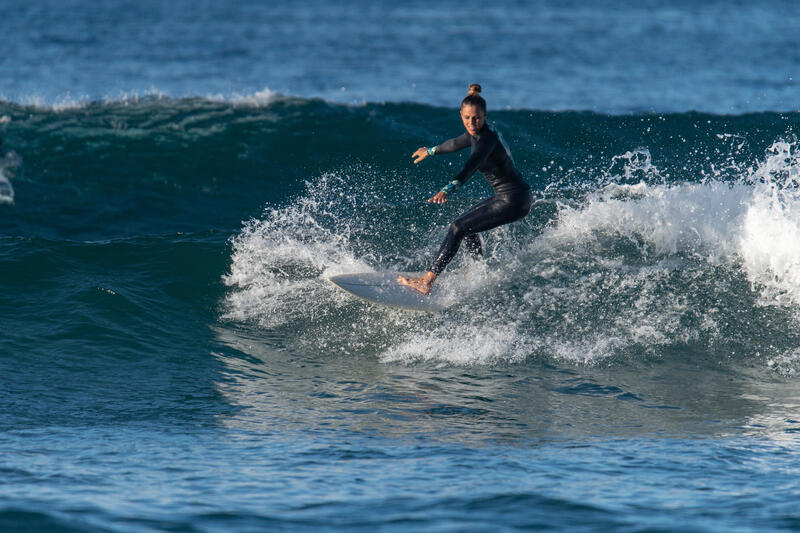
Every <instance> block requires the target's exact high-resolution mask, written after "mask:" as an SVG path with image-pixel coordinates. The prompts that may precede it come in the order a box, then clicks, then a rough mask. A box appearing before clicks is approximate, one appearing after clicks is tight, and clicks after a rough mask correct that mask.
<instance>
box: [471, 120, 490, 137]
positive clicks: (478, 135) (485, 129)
mask: <svg viewBox="0 0 800 533" xmlns="http://www.w3.org/2000/svg"><path fill="white" fill-rule="evenodd" d="M487 131H489V123H488V122H484V123H483V127H482V128H481V129H479V130H478V134H477V135H472V138H473V139H475V140H476V141H479V140H480V138H481V135H483V134H484V133H486V132H487Z"/></svg>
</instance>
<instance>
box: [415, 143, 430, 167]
mask: <svg viewBox="0 0 800 533" xmlns="http://www.w3.org/2000/svg"><path fill="white" fill-rule="evenodd" d="M411 157H413V158H414V164H415V165H416V164H417V163H419V162H420V161H422V160H423V159H425V158H426V157H428V149H427V148H425V147H424V146H423V147H422V148H417V151H416V152H414V153H413V154H412V155H411Z"/></svg>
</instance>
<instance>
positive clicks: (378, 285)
mask: <svg viewBox="0 0 800 533" xmlns="http://www.w3.org/2000/svg"><path fill="white" fill-rule="evenodd" d="M421 275H422V274H421V273H418V272H361V273H355V274H340V275H338V276H331V277H330V278H328V279H329V280H330V282H331V283H333V284H334V285H336V286H337V287H339V288H340V289H344V290H345V291H347V292H349V293H350V294H353V295H355V296H358V297H359V298H362V299H364V300H367V301H369V302H372V303H376V304H381V305H388V306H390V307H397V308H400V309H408V310H412V311H428V312H435V311H441V310H443V309H446V308H448V307H450V306H451V305H452V304H453V301H452V298H450V297H449V296H448V295H447V294H445V293H444V292H443V291H441V290H440V289H441V288H440V287H439V286H437V285H436V284H434V286H433V288H432V289H431V292H430V294H427V295H426V294H422V293H421V292H419V291H417V290H414V289H412V288H411V287H406V286H405V285H401V284H400V283H399V282H398V281H397V276H410V277H418V276H421ZM437 289H439V290H437Z"/></svg>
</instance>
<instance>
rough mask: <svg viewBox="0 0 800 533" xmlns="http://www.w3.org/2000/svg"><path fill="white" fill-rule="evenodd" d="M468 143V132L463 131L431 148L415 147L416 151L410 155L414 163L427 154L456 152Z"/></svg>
mask: <svg viewBox="0 0 800 533" xmlns="http://www.w3.org/2000/svg"><path fill="white" fill-rule="evenodd" d="M469 145H470V141H469V133H464V134H462V135H459V136H458V137H456V138H454V139H449V140H447V141H445V142H443V143H442V144H440V145H439V146H434V147H433V148H425V147H424V146H422V147H420V148H417V151H416V152H414V153H413V154H411V157H413V158H414V163H415V164H416V163H419V162H420V161H422V160H423V159H425V158H426V157H428V156H429V155H433V154H449V153H450V152H456V151H458V150H463V149H464V148H466V147H467V146H469Z"/></svg>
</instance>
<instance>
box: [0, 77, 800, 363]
mask: <svg viewBox="0 0 800 533" xmlns="http://www.w3.org/2000/svg"><path fill="white" fill-rule="evenodd" d="M0 116H2V117H3V128H4V130H5V134H4V136H5V146H6V147H7V148H8V149H9V150H11V149H13V151H10V152H9V154H8V155H7V159H8V160H9V161H11V160H12V159H13V161H12V162H13V164H9V165H7V169H6V170H5V172H6V173H7V174H9V175H11V176H14V175H15V174H18V175H17V176H16V177H13V178H12V179H11V180H10V182H9V183H14V186H15V188H16V204H15V205H8V206H3V209H4V211H5V212H6V215H7V216H6V218H7V223H6V225H5V234H6V235H7V237H9V238H12V239H13V238H17V237H24V238H31V237H37V238H42V237H44V238H47V239H50V240H52V242H53V244H52V246H54V249H55V252H54V253H58V249H59V247H62V246H67V243H70V242H72V241H75V240H79V241H101V240H118V239H130V238H138V237H142V236H159V237H157V238H161V237H160V236H162V235H175V234H185V233H204V232H205V233H207V232H209V231H211V232H218V236H217V237H216V238H222V235H229V234H231V233H233V237H232V239H231V241H230V244H229V246H230V248H231V251H230V268H229V269H228V271H227V272H226V273H220V274H221V276H220V278H221V279H222V283H223V284H224V286H225V287H226V288H225V289H224V293H225V295H224V298H223V300H222V302H221V304H220V316H221V319H222V320H223V321H234V322H236V323H243V324H255V325H257V327H259V328H267V329H268V330H270V331H274V332H275V334H276V335H278V336H279V337H280V338H281V339H282V341H281V342H282V343H284V344H285V345H288V346H292V347H294V348H295V349H298V350H300V351H305V350H311V351H314V352H316V351H318V350H322V351H330V352H332V353H359V354H361V355H366V356H376V357H379V358H380V359H383V360H387V361H398V360H399V361H412V360H417V359H435V360H438V361H444V362H453V363H459V364H462V363H494V362H498V361H523V360H525V359H526V358H529V357H535V358H537V357H543V358H556V359H566V360H572V361H580V362H592V361H598V360H602V359H605V358H609V357H611V358H617V359H618V358H622V359H627V358H633V359H636V358H638V357H646V356H656V357H659V356H663V355H664V354H667V353H673V352H675V351H677V352H681V353H692V354H698V353H699V354H705V355H706V356H707V357H709V358H710V359H711V360H718V359H719V358H721V357H728V356H729V355H731V354H737V356H736V357H737V358H747V359H754V360H758V361H760V364H767V365H778V366H781V367H782V368H783V367H786V368H787V369H788V368H791V367H793V362H794V360H795V359H796V358H797V355H798V354H800V352H798V350H800V337H798V334H797V333H796V332H795V328H794V324H795V322H796V320H797V318H798V315H797V311H798V309H800V307H798V306H800V277H798V274H797V272H798V271H800V270H798V266H800V245H798V244H797V243H798V242H800V240H798V239H797V237H798V232H800V229H798V228H800V211H799V210H800V204H798V193H797V185H798V168H800V165H798V155H797V149H798V145H797V140H796V138H795V137H794V134H793V131H794V130H795V129H796V127H797V122H798V117H797V115H796V114H789V115H782V114H770V113H764V114H757V115H744V116H738V117H727V116H726V117H719V116H712V115H702V114H676V115H634V116H625V117H612V116H604V115H597V114H590V113H545V112H531V111H501V112H496V113H492V116H491V118H492V119H493V120H494V122H495V124H496V126H497V127H498V128H499V129H500V130H501V131H502V132H503V133H504V135H505V137H506V138H507V140H508V142H509V144H510V145H511V146H512V149H513V152H514V156H515V159H516V160H517V162H518V166H519V167H520V169H521V171H522V173H523V175H524V176H525V177H526V179H527V180H528V181H529V182H530V183H531V185H532V186H533V188H534V191H535V198H536V201H535V205H534V208H533V210H532V212H531V214H530V215H529V216H528V217H527V218H526V219H525V220H524V221H521V222H519V223H516V224H513V225H510V226H507V227H503V228H500V229H498V230H495V231H492V232H488V233H487V234H486V235H485V243H486V249H487V257H486V260H485V261H484V262H481V263H475V262H472V261H471V260H469V259H466V258H465V254H460V255H459V256H458V257H457V259H456V261H455V262H454V263H453V264H452V265H451V267H450V268H449V271H448V273H447V275H446V276H444V277H443V278H442V280H441V283H442V285H443V286H445V287H446V288H447V290H449V291H451V293H453V294H457V295H458V296H457V300H458V305H456V306H455V307H454V308H453V309H452V310H451V311H448V312H446V313H442V314H438V315H433V316H430V317H426V318H425V319H424V320H422V319H420V317H418V316H410V315H407V314H404V313H398V312H394V311H388V310H385V309H380V308H376V307H373V306H370V305H367V304H364V303H361V302H358V301H355V300H353V299H352V298H350V297H349V296H347V295H345V294H341V293H339V292H337V291H336V290H335V288H334V287H332V286H331V285H330V284H328V283H326V281H325V280H326V278H327V277H328V276H330V275H333V274H338V273H343V272H350V271H372V270H424V269H426V268H427V267H428V265H429V262H430V259H431V257H432V255H433V253H434V251H435V250H436V249H437V247H438V244H439V242H440V241H441V239H442V237H443V233H444V231H445V230H446V228H447V225H448V224H449V221H451V220H452V219H453V218H455V217H456V216H457V215H458V214H459V213H460V212H462V211H464V210H465V209H467V208H468V207H469V206H470V205H471V204H473V203H475V202H477V201H479V200H480V199H481V198H482V197H485V196H486V195H487V194H489V189H488V187H487V186H486V184H485V182H484V181H483V179H482V178H481V177H480V176H476V177H474V178H473V180H472V181H471V182H470V183H469V184H468V186H467V187H466V188H464V189H462V190H461V191H459V193H457V195H456V196H455V197H454V198H453V199H452V201H451V202H448V204H446V205H445V206H443V207H434V206H431V205H429V204H426V203H425V201H424V200H425V199H426V198H427V197H428V196H429V195H430V193H431V192H432V191H435V190H437V189H438V188H439V187H440V186H441V184H442V183H444V182H446V181H447V177H448V176H450V175H451V174H453V173H454V172H455V171H456V170H457V168H459V166H460V164H461V162H462V160H463V158H464V157H463V155H458V154H457V155H452V156H441V157H436V158H434V159H428V160H426V161H425V162H424V163H423V164H422V165H420V166H418V167H416V166H414V165H412V164H410V159H409V154H410V153H411V152H412V151H413V150H414V149H415V148H416V147H417V146H419V145H431V144H433V143H434V142H437V141H438V140H441V139H443V138H447V137H448V136H451V135H455V134H458V133H459V124H458V121H457V117H454V113H453V112H452V111H451V110H446V109H436V108H430V107H426V106H420V105H410V104H403V105H395V104H380V105H379V104H370V105H363V106H357V107H348V106H341V105H335V104H330V103H326V102H324V101H320V100H304V99H297V98H289V97H281V96H279V95H275V94H274V93H263V94H257V95H254V96H252V97H248V98H242V99H239V100H236V101H215V100H207V99H183V100H174V99H169V98H158V97H152V98H145V99H127V100H123V101H118V102H107V103H92V104H84V105H75V106H70V107H67V108H61V107H59V108H52V107H41V108H40V107H30V106H19V105H17V104H10V103H5V104H2V107H0ZM23 170H24V172H23ZM262 209H263V212H261V211H262ZM259 213H260V214H259ZM242 221H244V226H243V228H242V229H241V230H237V229H236V228H237V227H238V226H240V224H241V223H242ZM142 268H146V265H142ZM215 290H219V289H215ZM357 316H364V317H367V318H366V319H364V323H363V325H362V327H360V328H355V329H354V328H351V327H349V324H351V323H352V321H353V320H354V319H355V317H357ZM311 333H313V334H311ZM787 365H788V366H787Z"/></svg>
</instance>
